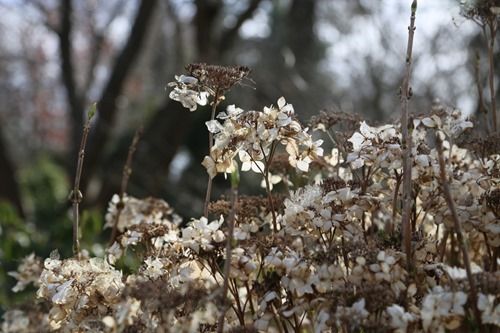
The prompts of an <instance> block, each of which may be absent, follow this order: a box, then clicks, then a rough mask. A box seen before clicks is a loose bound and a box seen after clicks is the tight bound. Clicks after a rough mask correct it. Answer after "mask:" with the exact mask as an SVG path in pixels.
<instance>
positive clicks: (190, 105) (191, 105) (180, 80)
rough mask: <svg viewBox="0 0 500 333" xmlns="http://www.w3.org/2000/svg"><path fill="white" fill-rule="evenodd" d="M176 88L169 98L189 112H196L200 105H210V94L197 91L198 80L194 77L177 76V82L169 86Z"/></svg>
mask: <svg viewBox="0 0 500 333" xmlns="http://www.w3.org/2000/svg"><path fill="white" fill-rule="evenodd" d="M168 86H169V87H174V89H173V90H172V91H171V92H170V95H169V97H170V98H171V99H173V100H174V101H178V102H180V103H182V106H183V107H185V108H186V109H189V111H196V109H197V108H198V105H201V106H204V105H207V103H208V97H209V93H208V92H207V91H200V90H198V89H197V86H198V79H197V78H195V77H192V76H187V75H179V76H177V75H176V76H175V82H171V83H169V84H168Z"/></svg>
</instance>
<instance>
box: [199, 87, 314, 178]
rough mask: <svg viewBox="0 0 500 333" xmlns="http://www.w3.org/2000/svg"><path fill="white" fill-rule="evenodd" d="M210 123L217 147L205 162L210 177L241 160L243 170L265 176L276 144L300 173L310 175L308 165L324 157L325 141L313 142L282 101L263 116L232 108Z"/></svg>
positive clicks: (266, 110)
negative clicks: (284, 151) (281, 146)
mask: <svg viewBox="0 0 500 333" xmlns="http://www.w3.org/2000/svg"><path fill="white" fill-rule="evenodd" d="M217 118H218V119H220V120H223V122H222V123H220V122H219V120H217V119H214V120H211V121H208V122H207V128H208V130H209V131H210V132H211V133H213V134H214V139H215V143H214V145H213V147H212V150H211V151H210V155H209V156H206V157H205V159H204V160H203V165H204V166H205V168H206V169H207V171H208V173H209V175H210V177H215V175H216V174H217V173H218V172H225V173H230V172H231V171H232V170H233V168H234V164H233V160H234V159H235V158H236V156H238V158H239V160H240V162H241V164H242V165H241V170H242V171H248V170H252V171H254V172H257V173H261V174H264V173H265V168H266V164H267V163H268V162H269V159H271V158H272V156H273V154H274V152H275V149H276V146H277V144H281V145H283V146H284V147H285V150H286V152H287V153H288V161H289V163H290V165H291V166H293V167H294V168H296V169H297V170H300V171H303V172H307V171H308V170H309V164H310V163H311V162H312V161H314V160H316V159H317V158H318V156H322V155H323V149H322V148H321V147H320V146H321V144H322V142H323V141H322V140H316V141H314V140H313V139H312V137H311V135H310V134H308V132H307V131H308V129H307V128H303V127H302V125H301V124H300V123H299V122H298V121H297V120H296V119H295V112H294V109H293V106H292V105H291V104H287V103H286V101H285V99H284V98H283V97H281V98H280V99H279V100H278V103H277V107H275V106H270V107H264V110H263V111H262V112H259V111H247V112H244V111H243V110H242V109H240V108H237V107H236V106H234V105H230V106H229V107H228V108H227V111H226V112H221V113H219V115H218V116H217Z"/></svg>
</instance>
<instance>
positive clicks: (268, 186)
mask: <svg viewBox="0 0 500 333" xmlns="http://www.w3.org/2000/svg"><path fill="white" fill-rule="evenodd" d="M275 149H276V142H273V143H272V144H271V150H270V152H269V157H266V154H265V153H264V148H263V147H262V145H260V150H261V151H262V155H263V156H264V162H265V165H264V170H262V169H261V168H260V167H259V166H258V165H257V167H258V168H259V170H260V172H261V173H262V175H263V176H264V183H265V185H266V192H267V200H268V202H269V209H270V210H271V215H272V217H273V229H274V230H273V231H274V232H277V231H278V222H277V218H276V212H275V210H274V202H273V195H272V192H271V184H270V183H269V167H270V165H271V161H272V159H273V155H274V151H275Z"/></svg>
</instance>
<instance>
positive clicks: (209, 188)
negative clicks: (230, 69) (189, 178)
mask: <svg viewBox="0 0 500 333" xmlns="http://www.w3.org/2000/svg"><path fill="white" fill-rule="evenodd" d="M220 97H221V96H220V90H219V89H217V90H216V92H215V97H214V101H213V103H212V114H211V116H210V120H214V119H215V113H216V111H217V106H218V105H219V99H220ZM213 145H214V135H213V133H212V132H210V131H208V155H209V156H210V154H211V152H212V147H213ZM211 196H212V177H210V175H208V183H207V192H206V194H205V202H204V204H203V216H205V217H207V218H208V204H209V203H210V197H211Z"/></svg>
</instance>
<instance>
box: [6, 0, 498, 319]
mask: <svg viewBox="0 0 500 333" xmlns="http://www.w3.org/2000/svg"><path fill="white" fill-rule="evenodd" d="M410 3H411V1H410V0H380V1H371V0H340V1H337V0H335V1H333V0H161V1H160V0H143V1H138V0H137V1H135V0H85V1H80V0H74V1H71V0H60V1H56V0H30V1H28V0H0V10H1V12H2V20H1V21H0V101H1V102H0V263H1V267H0V307H3V308H5V307H7V306H10V305H12V304H13V303H14V302H19V301H21V300H22V299H23V295H18V296H16V297H13V295H12V294H11V293H10V292H9V289H10V288H11V287H12V285H13V284H14V280H13V279H12V278H10V277H8V275H7V272H8V271H11V270H13V269H15V267H16V265H17V263H18V262H19V259H20V258H21V257H22V256H24V255H26V254H29V253H31V252H33V251H34V252H35V253H36V254H37V255H40V256H47V255H48V254H49V253H50V251H52V250H53V249H56V248H57V249H59V251H60V252H61V254H62V255H63V256H68V255H70V254H71V220H70V218H69V204H68V201H67V196H68V193H69V188H70V186H71V185H70V184H71V182H72V181H73V175H74V173H75V164H76V158H77V151H78V146H79V144H80V137H81V133H82V126H83V123H84V120H85V117H86V110H87V109H88V106H89V105H90V104H91V103H92V102H94V101H96V102H98V105H99V111H98V112H99V113H98V116H97V117H96V119H95V120H94V123H93V130H92V132H91V136H90V139H89V143H88V147H87V151H86V160H85V169H84V175H83V179H82V192H83V193H84V202H83V226H82V228H83V247H84V248H86V249H88V250H89V251H90V252H91V253H93V254H95V255H102V253H103V247H102V246H101V245H98V244H97V243H98V241H101V242H103V241H104V242H103V244H105V240H106V239H107V237H108V234H109V231H105V232H104V233H103V232H102V226H103V224H104V222H103V220H104V219H103V217H104V212H105V209H106V206H107V202H108V201H109V199H110V198H111V196H112V195H113V194H114V193H117V192H118V191H119V186H120V180H121V177H122V168H123V164H124V162H125V159H126V156H127V150H128V147H129V144H130V142H131V139H132V136H133V133H134V132H135V130H136V129H137V128H138V127H139V126H141V125H142V126H144V135H143V137H142V140H141V141H140V143H139V145H138V150H137V153H136V155H135V158H134V162H133V174H132V177H131V179H130V183H129V187H128V193H129V194H131V195H134V196H139V197H145V196H156V197H161V198H164V199H165V200H167V201H168V202H169V203H170V204H171V205H172V206H174V207H175V208H176V211H177V212H178V213H179V214H180V215H181V216H183V217H184V218H185V219H186V220H188V219H189V217H192V216H199V214H200V213H201V210H202V205H203V202H202V200H203V197H204V191H205V186H206V172H205V170H204V168H203V167H202V166H201V165H200V162H201V160H202V158H203V156H204V155H205V154H206V153H207V151H206V150H207V148H206V147H207V145H206V142H207V131H206V128H205V125H204V122H205V121H206V120H208V118H209V116H210V115H209V112H208V108H206V109H201V111H198V112H194V113H190V112H189V111H186V110H185V109H183V108H182V107H181V106H180V104H179V103H177V102H173V101H171V100H169V99H168V90H167V91H166V86H167V83H168V82H169V81H172V80H173V77H174V75H175V74H181V73H183V72H184V66H185V65H186V64H189V63H191V62H207V63H213V64H238V65H245V66H248V67H250V68H251V69H252V73H251V75H250V78H251V80H248V81H244V82H243V83H242V84H241V85H240V86H237V87H235V88H234V89H233V90H232V91H231V92H230V93H229V94H228V95H227V96H226V103H225V105H228V104H237V105H238V106H239V107H242V108H244V109H255V110H260V109H262V107H263V106H265V105H270V104H272V103H276V100H277V99H278V98H279V97H280V96H285V97H286V99H287V101H288V102H290V103H292V104H293V105H294V106H295V110H296V113H297V115H298V117H299V118H300V119H301V120H303V121H305V122H307V121H308V119H309V118H310V117H311V116H312V115H314V114H317V113H318V111H320V110H341V111H346V112H353V113H354V112H355V113H359V114H361V115H362V116H363V117H365V118H367V119H369V120H370V121H372V122H381V121H389V120H392V119H397V117H398V114H399V102H398V89H399V85H400V83H401V80H402V76H403V69H404V60H405V52H406V41H407V25H408V22H409V12H410ZM459 12H460V6H459V2H458V1H455V0H439V1H420V2H419V8H418V11H417V20H416V25H417V31H416V35H415V44H414V66H413V68H414V76H413V79H412V82H413V91H414V98H413V99H412V102H411V110H412V112H417V113H425V112H427V111H428V110H429V108H430V106H431V104H432V102H433V101H434V100H435V99H440V100H441V101H442V102H444V103H446V104H449V105H453V106H456V107H458V108H460V109H462V110H463V111H464V112H465V113H466V114H468V115H470V116H474V115H475V114H476V113H477V112H476V110H477V108H478V103H477V101H478V92H477V88H476V84H475V74H474V66H475V63H476V53H477V54H479V56H480V63H479V64H480V71H479V73H480V81H481V82H480V83H481V85H482V86H484V87H485V88H486V87H487V84H486V79H487V73H488V69H487V54H486V47H485V39H484V36H483V35H482V31H481V29H480V27H478V26H477V25H475V24H474V23H472V22H470V21H467V20H465V19H464V18H463V17H461V16H460V14H459ZM497 37H498V36H497ZM497 39H498V38H497ZM499 41H500V40H499ZM498 44H500V43H497V47H496V51H495V52H496V53H495V61H496V63H497V66H496V68H497V70H496V71H497V72H496V76H497V77H498V76H500V71H499V69H500V57H499V56H498V54H499V48H498ZM497 90H498V86H497ZM484 96H485V98H486V99H487V100H488V98H489V93H488V91H487V90H486V89H485V91H484ZM224 107H225V106H224V105H223V106H222V108H224ZM249 177H251V176H249ZM220 178H221V179H218V178H217V179H216V188H215V194H214V197H217V196H219V195H221V194H223V193H224V192H225V191H226V190H227V187H228V185H227V182H225V181H224V179H223V177H220ZM247 178H248V177H247ZM258 183H259V182H256V181H255V179H253V180H252V179H246V181H245V182H244V184H245V185H244V186H245V187H246V188H245V189H244V190H243V191H242V192H245V193H259V191H261V189H260V188H259V187H258ZM0 311H1V310H0Z"/></svg>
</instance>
